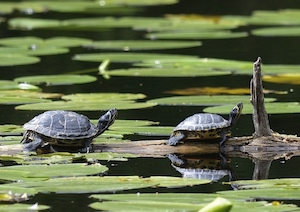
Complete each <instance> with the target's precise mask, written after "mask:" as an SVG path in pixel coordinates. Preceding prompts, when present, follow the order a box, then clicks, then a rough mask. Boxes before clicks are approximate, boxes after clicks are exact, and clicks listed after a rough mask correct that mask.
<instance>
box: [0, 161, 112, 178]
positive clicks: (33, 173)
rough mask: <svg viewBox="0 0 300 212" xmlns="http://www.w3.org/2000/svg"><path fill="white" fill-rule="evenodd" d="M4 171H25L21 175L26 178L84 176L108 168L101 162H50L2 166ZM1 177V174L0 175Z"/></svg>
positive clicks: (104, 170)
mask: <svg viewBox="0 0 300 212" xmlns="http://www.w3.org/2000/svg"><path fill="white" fill-rule="evenodd" d="M0 170H1V172H2V171H3V172H4V171H12V170H13V171H16V173H17V172H18V171H19V172H20V171H23V173H21V177H22V178H23V179H24V178H50V177H62V176H82V175H92V174H99V173H103V172H106V171H107V170H108V168H107V167H106V166H103V165H101V164H99V163H96V164H92V165H87V164H81V163H74V164H50V165H24V166H22V165H21V166H9V167H1V168H0ZM0 178H1V176H0Z"/></svg>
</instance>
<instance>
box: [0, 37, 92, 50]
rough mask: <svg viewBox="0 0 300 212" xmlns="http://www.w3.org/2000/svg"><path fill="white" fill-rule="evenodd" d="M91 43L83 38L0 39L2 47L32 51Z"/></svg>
mask: <svg viewBox="0 0 300 212" xmlns="http://www.w3.org/2000/svg"><path fill="white" fill-rule="evenodd" d="M91 42H92V41H91V40H89V39H85V38H76V37H52V38H48V39H42V38H38V37H32V36H27V37H9V38H2V39H0V44H2V45H4V46H17V47H20V46H23V47H27V48H31V49H32V50H38V49H39V48H45V47H48V48H49V47H65V48H66V47H76V46H82V45H84V44H89V43H91Z"/></svg>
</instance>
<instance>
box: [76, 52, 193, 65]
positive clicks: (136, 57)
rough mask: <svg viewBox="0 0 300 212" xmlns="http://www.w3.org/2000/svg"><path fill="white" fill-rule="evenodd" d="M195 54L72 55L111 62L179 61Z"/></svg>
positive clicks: (88, 59)
mask: <svg viewBox="0 0 300 212" xmlns="http://www.w3.org/2000/svg"><path fill="white" fill-rule="evenodd" d="M195 58H197V57H195V56H187V55H175V54H151V53H128V52H127V53H90V54H77V55H75V56H74V57H73V59H74V60H78V61H87V62H102V61H103V60H110V61H111V62H128V63H132V62H141V61H145V60H151V61H160V60H169V61H170V60H173V61H181V60H186V59H195Z"/></svg>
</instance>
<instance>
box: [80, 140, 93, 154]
mask: <svg viewBox="0 0 300 212" xmlns="http://www.w3.org/2000/svg"><path fill="white" fill-rule="evenodd" d="M78 152H81V153H90V152H93V147H92V140H90V141H86V142H85V143H84V147H83V148H81V149H79V150H78Z"/></svg>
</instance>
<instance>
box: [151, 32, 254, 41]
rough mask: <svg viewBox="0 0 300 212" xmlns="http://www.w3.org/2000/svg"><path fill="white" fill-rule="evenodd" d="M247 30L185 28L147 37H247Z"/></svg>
mask: <svg viewBox="0 0 300 212" xmlns="http://www.w3.org/2000/svg"><path fill="white" fill-rule="evenodd" d="M247 36H248V33H246V32H231V31H211V32H205V31H204V32H203V31H202V30H184V31H175V30H172V31H170V32H168V31H167V32H163V31H162V32H156V33H149V34H147V35H146V38H149V39H153V40H154V39H230V38H244V37H247Z"/></svg>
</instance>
